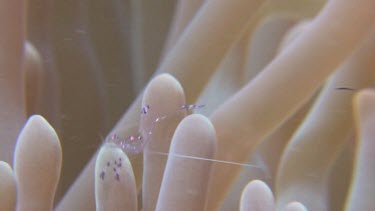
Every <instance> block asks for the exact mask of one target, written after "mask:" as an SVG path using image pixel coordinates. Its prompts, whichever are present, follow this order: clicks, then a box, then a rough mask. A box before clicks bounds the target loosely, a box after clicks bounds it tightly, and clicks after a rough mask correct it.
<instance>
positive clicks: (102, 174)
mask: <svg viewBox="0 0 375 211" xmlns="http://www.w3.org/2000/svg"><path fill="white" fill-rule="evenodd" d="M104 176H105V172H104V171H102V172H101V173H100V179H102V180H104Z"/></svg>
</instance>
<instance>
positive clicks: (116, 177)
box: [115, 173, 120, 181]
mask: <svg viewBox="0 0 375 211" xmlns="http://www.w3.org/2000/svg"><path fill="white" fill-rule="evenodd" d="M115 179H116V180H117V181H120V175H119V174H118V173H116V176H115Z"/></svg>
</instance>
